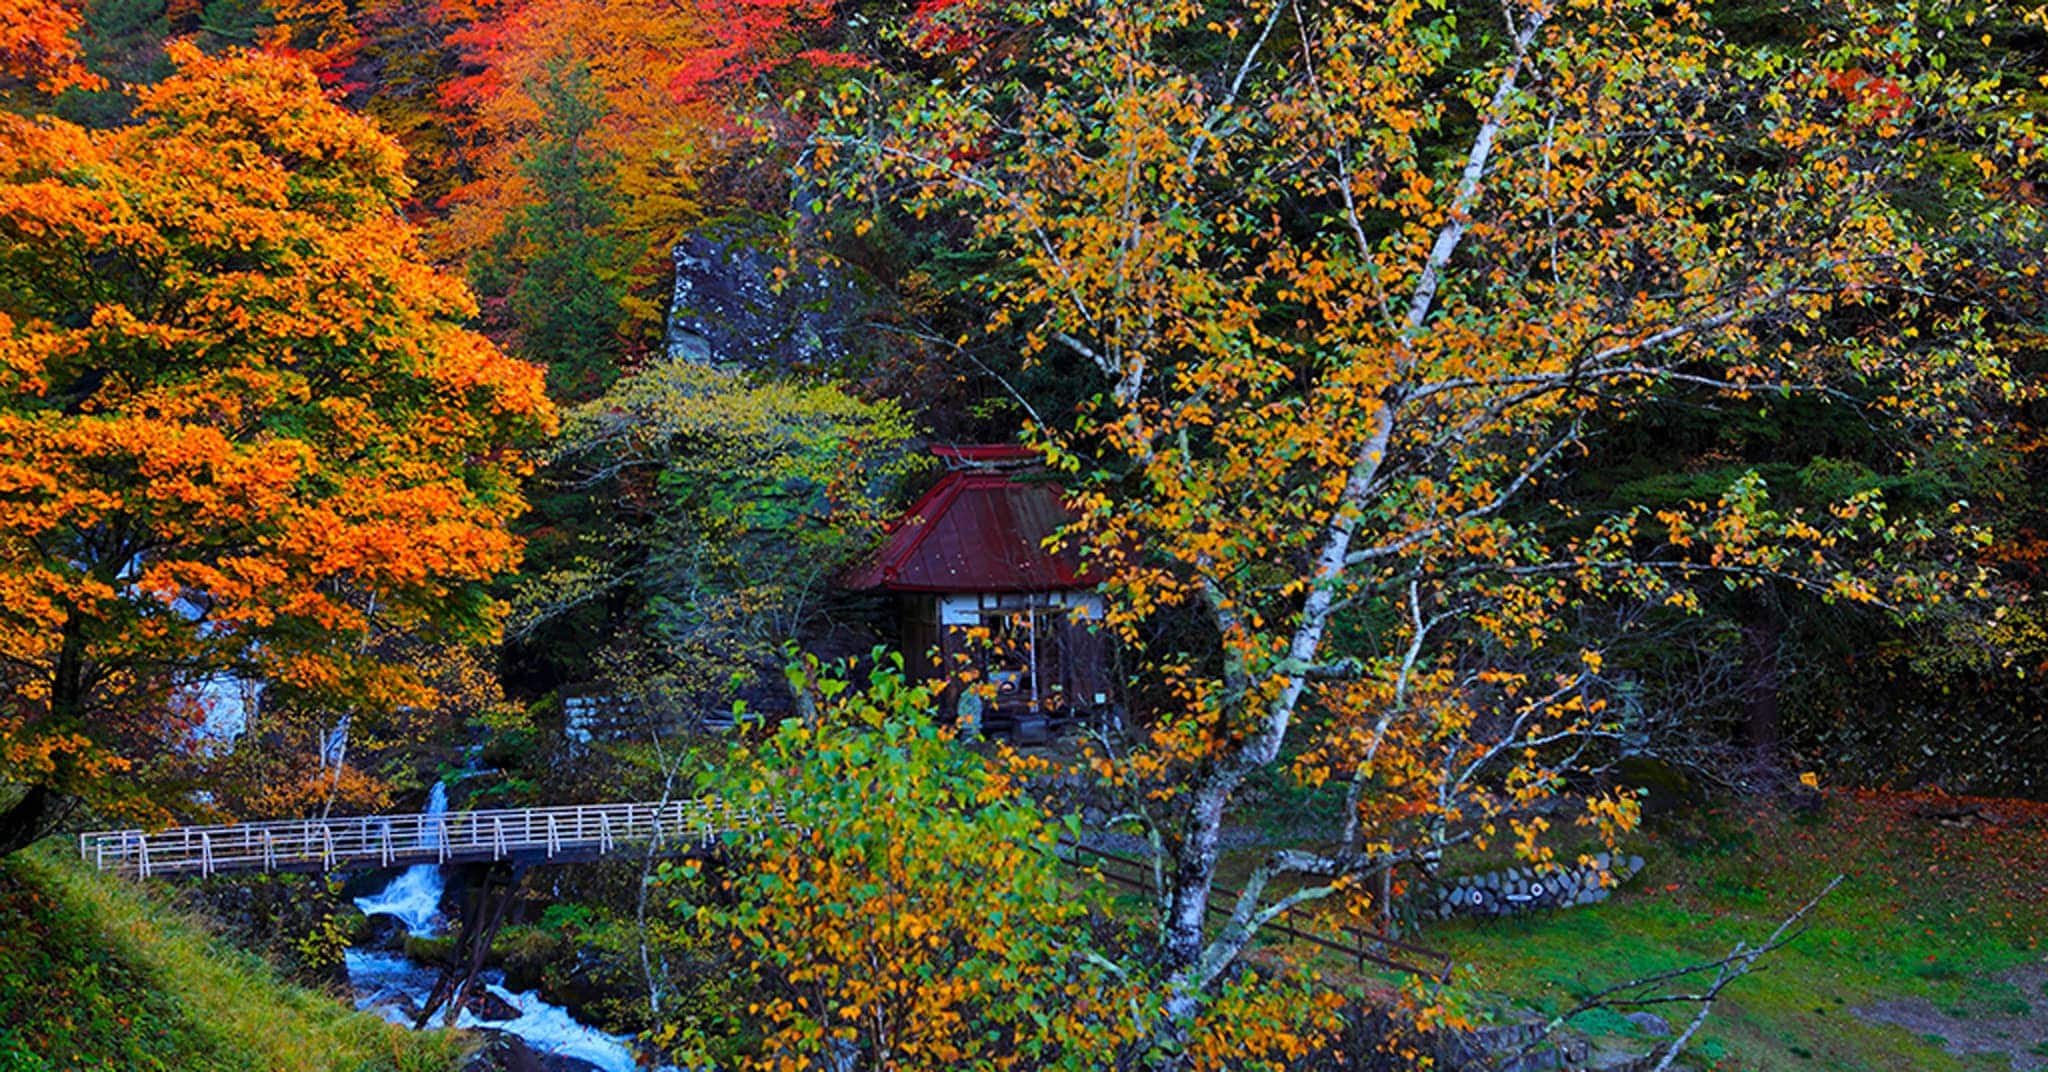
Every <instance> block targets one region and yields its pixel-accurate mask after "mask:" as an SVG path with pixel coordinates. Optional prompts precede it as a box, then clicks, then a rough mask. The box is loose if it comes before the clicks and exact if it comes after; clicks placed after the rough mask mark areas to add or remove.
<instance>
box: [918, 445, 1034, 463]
mask: <svg viewBox="0 0 2048 1072" xmlns="http://www.w3.org/2000/svg"><path fill="white" fill-rule="evenodd" d="M931 452H932V453H933V454H935V455H937V456H938V457H940V458H944V459H945V460H946V461H948V462H956V463H965V464H968V465H973V464H975V463H982V464H1000V463H1005V462H1036V461H1039V460H1040V459H1039V455H1038V452H1037V451H1035V450H1032V449H1031V448H1030V447H1025V446H1019V445H1017V444H1015V443H974V444H954V443H949V444H945V445H943V446H934V447H932V448H931Z"/></svg>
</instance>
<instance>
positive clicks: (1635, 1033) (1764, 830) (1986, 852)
mask: <svg viewBox="0 0 2048 1072" xmlns="http://www.w3.org/2000/svg"><path fill="white" fill-rule="evenodd" d="M1972 810H1974V812H1975V814H1971V815H1963V816H1961V817H1957V816H1955V815H1954V814H1953V813H1959V812H1970V811H1972ZM1938 816H1949V817H1948V818H1946V819H1944V818H1940V817H1938ZM1628 848H1629V851H1633V852H1637V853H1640V854H1641V855H1643V856H1644V857H1645V858H1646V859H1647V861H1648V866H1647V867H1646V868H1645V870H1644V872H1643V874H1642V875H1641V876H1639V877H1638V878H1637V879H1635V881H1633V882H1631V883H1630V884H1628V885H1627V886H1626V887H1624V888H1622V889H1621V890H1619V891H1617V893H1616V895H1615V897H1614V898H1613V899H1612V900H1611V901H1609V902H1607V903H1606V904H1603V905H1598V906H1594V907H1590V908H1574V909H1568V910H1562V911H1552V912H1543V913H1538V914H1534V915H1529V916H1525V917H1519V918H1511V919H1503V920H1485V921H1481V920H1453V921H1449V922H1437V923H1432V924H1429V925H1428V926H1426V927H1424V928H1423V929H1422V930H1421V931H1420V933H1419V934H1410V935H1409V937H1412V938H1415V939H1416V940H1418V941H1421V942H1423V943H1425V944H1427V945H1429V946H1432V947H1435V948H1438V949H1442V950H1445V951H1447V952H1449V953H1450V954H1452V955H1453V956H1454V957H1455V958H1456V960H1457V962H1458V969H1457V974H1456V982H1455V985H1454V988H1453V989H1452V991H1450V992H1449V995H1448V997H1449V1000H1450V1001H1451V1002H1452V1003H1453V1005H1454V1006H1456V1007H1458V1008H1460V1009H1462V1010H1463V1011H1465V1012H1467V1013H1468V1014H1470V1015H1471V1016H1472V1017H1473V1018H1474V1019H1475V1020H1477V1021H1479V1022H1506V1021H1514V1020H1526V1019H1529V1018H1531V1017H1534V1016H1539V1015H1545V1016H1555V1015H1557V1014H1559V1013H1561V1012H1563V1011H1565V1010H1568V1009H1571V1008H1573V1007H1575V1006H1577V1005H1578V1004H1579V1003H1580V1002H1581V1001H1582V1000H1583V999H1585V998H1586V997H1588V996H1590V995H1592V994H1594V993H1596V992H1598V991H1600V990H1602V989H1604V988H1606V987H1608V986H1610V985H1612V984H1614V983H1618V982H1623V981H1626V980H1629V979H1634V978H1641V977H1644V976H1648V975H1652V974H1654V973H1657V972H1660V971H1665V970H1669V969H1672V968H1676V967H1681V966H1684V965H1687V964H1691V963H1697V962H1704V961H1710V960H1714V959H1717V958H1719V957H1722V956H1724V955H1726V954H1727V953H1728V952H1729V951H1730V950H1731V949H1732V948H1733V947H1734V946H1735V944H1736V943H1737V942H1738V941H1747V942H1751V943H1755V942H1758V941H1761V940H1763V939H1764V938H1765V937H1766V936H1768V935H1769V934H1770V933H1771V931H1772V930H1773V928H1775V927H1776V926H1777V924H1778V922H1779V921H1780V920H1782V919H1783V918H1784V917H1785V916H1786V915H1788V914H1790V913H1791V912H1792V911H1793V910H1795V909H1796V908H1798V907H1799V906H1800V905H1801V904H1803V903H1804V902H1806V901H1807V900H1808V899H1809V898H1811V897H1812V896H1813V895H1814V894H1816V893H1818V892H1819V891H1820V890H1821V889H1822V888H1824V887H1825V886H1826V885H1827V883H1828V882H1829V880H1830V879H1832V878H1833V877H1834V876H1835V875H1838V874H1839V875H1842V876H1844V878H1843V881H1842V883H1841V885H1840V886H1839V887H1837V888H1836V889H1835V891H1834V892H1833V893H1832V894H1830V895H1829V896H1828V897H1827V898H1825V899H1824V900H1823V901H1822V902H1821V903H1820V904H1819V905H1818V906H1816V907H1815V908H1814V910H1813V912H1812V913H1811V915H1810V916H1809V917H1808V919H1807V921H1806V922H1807V926H1806V928H1805V930H1804V932H1803V933H1802V934H1800V935H1799V937H1798V938H1797V940H1796V941H1794V942H1793V943H1792V944H1790V945H1789V946H1787V947H1785V948H1784V949H1781V950H1779V951H1777V952H1776V953H1774V954H1772V955H1771V956H1770V957H1769V958H1768V959H1767V960H1765V961H1764V962H1763V963H1762V965H1761V966H1760V968H1759V969H1758V970H1757V971H1755V972H1754V973H1753V974H1751V975H1749V976H1747V977H1745V978H1743V979H1741V980H1739V981H1737V982H1735V983H1734V984H1733V985H1731V986H1730V987H1729V988H1728V990H1727V991H1726V992H1725V993H1724V995H1723V996H1722V998H1721V1000H1720V1001H1719V1002H1718V1003H1717V1005H1716V1006H1715V1009H1714V1012H1713V1014H1712V1016H1711V1018H1710V1019H1709V1020H1708V1021H1707V1023H1706V1025H1705V1026H1704V1027H1703V1029H1702V1030H1701V1031H1700V1033H1699V1035H1698V1036H1697V1037H1696V1038H1695V1040H1694V1043H1693V1045H1692V1046H1691V1047H1690V1049H1689V1053H1688V1057H1687V1059H1686V1061H1685V1065H1686V1066H1687V1067H1691V1068H1695V1069H1714V1070H1727V1072H1734V1070H1743V1072H1788V1070H1800V1069H1812V1070H1814V1072H1823V1070H1825V1072H1897V1070H1904V1069H1911V1070H1916V1072H1920V1070H1924V1072H1952V1070H1982V1072H1989V1070H1993V1069H1997V1070H2001V1072H2003V1070H2007V1069H2017V1070H2022V1072H2024V1070H2029V1069H2035V1068H2048V806H2044V805H2041V804H2031V803H2026V802H2017V801H1993V800H1983V801H1977V800H1968V801H1966V800H1958V799H1955V798H1932V797H1912V796H1896V795H1878V794H1857V793H1838V794H1830V795H1829V796H1828V797H1827V798H1826V799H1825V801H1824V802H1823V803H1822V804H1821V806H1820V807H1818V808H1817V809H1811V810H1808V811H1805V812H1799V813H1794V812H1788V811H1785V810H1780V809H1776V808H1773V807H1770V806H1766V805H1757V804H1753V803H1746V804H1743V805H1741V806H1729V807H1725V808H1721V809H1715V810H1699V811H1695V812H1691V813H1687V814H1685V815H1682V816H1677V817H1671V818H1667V819H1665V820H1662V821H1660V822H1658V823H1656V824H1653V826H1652V827H1651V828H1649V829H1647V830H1646V831H1644V832H1643V833H1642V834H1640V835H1639V836H1638V837H1636V838H1635V839H1634V840H1633V842H1632V843H1631V844H1630V845H1629V846H1628ZM1468 864H1472V865H1473V866H1474V869H1475V870H1476V869H1482V868H1480V867H1479V866H1478V865H1477V862H1476V861H1468ZM1272 952H1277V950H1276V951H1272ZM1318 963H1319V967H1320V968H1321V969H1322V970H1323V972H1324V974H1325V975H1326V976H1327V977H1331V978H1333V979H1339V980H1343V979H1346V978H1347V977H1348V978H1349V979H1350V980H1352V981H1362V982H1365V983H1367V984H1369V985H1385V984H1388V983H1390V982H1393V981H1396V980H1394V978H1393V977H1390V976H1381V977H1367V978H1365V979H1363V980H1359V979H1358V977H1357V976H1356V974H1355V973H1352V972H1349V971H1347V970H1346V969H1347V966H1345V965H1341V964H1338V963H1336V962H1335V961H1334V960H1333V959H1332V958H1330V957H1328V956H1322V957H1320V958H1318ZM1703 985H1704V981H1700V982H1695V983H1693V984H1691V988H1693V989H1697V988H1699V987H1701V986H1703ZM1684 986H1686V984H1674V988H1682V987H1684ZM1880 1003H1887V1004H1889V1005H1890V1006H1892V1007H1894V1008H1906V1009H1918V1010H1920V1013H1921V1015H1920V1016H1919V1017H1918V1019H1920V1020H1922V1021H1926V1023H1925V1024H1923V1025H1921V1026H1920V1029H1918V1030H1914V1029H1909V1028H1907V1027H1902V1026H1897V1025H1896V1024H1895V1023H1887V1022H1880V1021H1881V1020H1882V1019H1883V1018H1882V1017H1881V1016H1878V1017H1873V1016H1871V1015H1869V1013H1870V1011H1871V1010H1872V1009H1873V1007H1876V1006H1879V1005H1880ZM1693 1008H1694V1006H1690V1005H1685V1004H1673V1005H1668V1006H1658V1007H1655V1008H1654V1011H1656V1012H1657V1013H1659V1014H1660V1015H1662V1016H1664V1017H1666V1018H1667V1019H1669V1020H1671V1021H1673V1022H1674V1023H1676V1024H1677V1025H1679V1026H1680V1027H1682V1026H1683V1025H1684V1023H1685V1022H1686V1020H1687V1019H1688V1018H1689V1017H1690V1015H1691V1012H1692V1009H1693ZM1856 1010H1863V1012H1864V1015H1859V1014H1858V1012H1857V1011H1856ZM1894 1019H1905V1020H1908V1021H1911V1020H1914V1019H1915V1017H1913V1016H1910V1015H1909V1016H1903V1017H1894ZM1572 1026H1573V1027H1575V1028H1577V1029H1579V1030H1580V1031H1583V1032H1585V1033H1586V1034H1588V1035H1591V1036H1593V1037H1595V1038H1596V1039H1600V1040H1604V1041H1605V1042H1607V1043H1610V1044H1612V1045H1614V1046H1615V1047H1616V1048H1618V1049H1632V1050H1633V1051H1634V1052H1638V1053H1641V1052H1647V1051H1648V1050H1649V1049H1650V1048H1651V1046H1652V1045H1653V1043H1652V1041H1651V1040H1650V1038H1649V1037H1648V1036H1646V1035H1643V1034H1642V1033H1641V1031H1640V1029H1638V1028H1637V1027H1635V1026H1634V1025H1632V1024H1630V1023H1629V1022H1628V1021H1626V1020H1624V1019H1622V1018H1621V1017H1620V1016H1619V1015H1617V1014H1616V1013H1615V1012H1611V1011H1596V1012H1592V1013H1588V1014H1583V1015H1581V1016H1580V1017H1578V1018H1577V1019H1575V1020H1574V1021H1573V1024H1572ZM2033 1035H2039V1036H2041V1037H2030V1036H2033ZM1973 1050H1974V1051H1975V1052H1971V1051H1973Z"/></svg>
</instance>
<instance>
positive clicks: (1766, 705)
mask: <svg viewBox="0 0 2048 1072" xmlns="http://www.w3.org/2000/svg"><path fill="white" fill-rule="evenodd" d="M1747 617H1748V620H1747V621H1744V622H1743V623H1742V646H1743V648H1744V651H1743V663H1744V666H1743V682H1742V743H1743V745H1744V747H1745V748H1747V749H1748V751H1749V758H1750V761H1751V762H1752V763H1754V764H1756V765H1757V766H1758V767H1764V768H1768V767H1771V766H1774V765H1775V764H1776V761H1777V758H1778V741H1779V738H1780V737H1781V736H1782V733H1783V729H1782V716H1781V713H1780V710H1779V693H1780V691H1781V689H1782V687H1783V685H1784V674H1783V673H1782V671H1781V668H1780V666H1779V651H1780V648H1781V647H1782V646H1783V640H1784V633H1785V627H1784V622H1783V621H1782V620H1781V619H1780V618H1779V617H1778V614H1777V612H1776V610H1775V609H1773V608H1771V607H1768V606H1767V607H1762V608H1760V609H1758V610H1757V611H1756V612H1755V613H1754V614H1752V615H1749V616H1747Z"/></svg>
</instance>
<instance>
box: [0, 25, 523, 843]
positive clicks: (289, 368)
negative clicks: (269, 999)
mask: <svg viewBox="0 0 2048 1072" xmlns="http://www.w3.org/2000/svg"><path fill="white" fill-rule="evenodd" d="M172 57H173V59H174V61H175V63H176V66H177V71H176V73H175V75H173V76H172V77H171V78H169V79H168V80H166V81H164V82H163V83H161V84H159V85H156V86H154V87H151V88H148V89H145V90H142V91H141V92H140V99H139V115H138V119H139V121H138V122H137V123H135V124H134V125H132V126H129V127H126V128H123V129H118V130H113V131H107V132H94V131H87V130H84V129H81V128H78V127H75V126H72V125H70V124H67V123H65V122H62V121H59V120H56V119H53V118H48V117H35V118H25V117H20V116H14V115H8V116H6V117H4V118H0V295H4V298H0V677H4V680H5V684H6V690H5V692H6V695H7V696H8V697H9V699H8V701H7V706H6V707H5V708H4V709H0V773H4V775H5V777H6V778H8V779H9V780H11V781H14V782H16V783H19V784H24V785H32V786H35V787H36V792H35V793H34V794H33V795H35V796H38V797H48V798H52V799H55V798H61V797H69V796H78V795H82V796H84V797H86V798H88V799H92V800H94V801H96V802H98V803H100V804H102V805H106V806H110V807H114V808H117V809H121V808H125V809H126V810H128V811H130V812H132V813H134V814H135V815H136V817H138V818H145V819H146V818H148V817H149V816H150V815H151V814H152V813H153V809H154V808H155V807H156V806H155V805H151V804H148V803H147V800H148V798H147V797H145V796H144V795H143V793H142V790H144V789H145V788H146V787H147V786H148V785H149V784H150V783H151V782H152V780H153V778H152V776H154V775H169V774H171V773H173V771H172V768H173V767H174V766H175V764H176V762H177V757H180V756H185V755H189V754H190V753H191V751H192V749H191V748H190V747H189V746H190V745H191V744H192V741H191V739H190V736H191V734H192V732H193V729H194V727H195V726H196V725H198V724H199V723H200V722H202V721H203V719H204V717H205V715H206V712H205V711H204V710H203V708H204V707H205V702H204V696H205V692H204V690H203V688H202V686H203V685H204V684H205V683H206V682H207V681H209V680H212V679H214V678H215V677H217V676H218V675H232V676H234V677H236V678H239V679H242V680H250V681H261V682H263V683H264V690H265V692H264V697H265V703H266V704H269V703H271V702H276V703H279V704H289V705H295V706H301V707H324V708H331V709H333V710H336V711H342V712H355V713H374V712H379V711H390V710H393V709H397V708H400V707H403V706H406V705H413V704H420V703H423V702H425V701H426V700H428V699H429V696H428V695H427V691H426V690H425V689H423V688H422V686H421V684H420V682H419V681H418V680H417V679H416V678H415V676H414V675H413V674H412V673H411V672H409V671H408V670H406V669H404V668H403V667H401V666H398V665H393V664H391V663H387V662H386V661H384V660H382V659H380V658H378V657H376V655H375V654H374V651H375V647H374V644H373V642H374V641H375V640H376V639H377V638H378V637H380V636H383V635H386V634H388V633H390V632H392V631H395V630H402V631H406V632H408V633H412V634H415V635H419V636H423V637H429V638H442V639H449V640H460V639H471V640H474V639H479V638H487V637H489V636H492V635H494V631H495V628H496V616H495V613H494V611H493V609H492V604H491V602H490V600H489V599H488V597H487V595H486V593H485V591H484V587H483V585H484V582H486V581H487V580H488V579H490V578H491V577H493V576H494V575H496V574H498V573H500V572H502V571H504V570H506V569H508V568H509V567H511V566H512V565H513V564H514V563H515V562H516V560H517V555H518V550H519V548H518V545H517V542H516V541H515V539H514V538H513V537H512V536H511V535H509V534H508V532H507V530H506V522H507V520H508V519H510V518H511V517H513V516H515V515H516V514H517V513H518V512H519V511H520V510H521V508H522V500H521V496H520V493H519V488H518V483H517V479H518V477H519V475H520V473H521V471H522V468H523V463H522V461H521V458H520V454H519V453H518V449H517V445H518V444H519V443H520V442H521V441H523V440H525V439H527V438H529V437H532V436H534V435H536V434H539V433H542V432H544V431H545V430H547V429H548V428H549V427H550V426H551V424H552V421H553V417H552V413H551V410H550V408H549V405H548V402H547V400H546V398H545V397H544V396H543V394H542V392H541V383H540V377H539V374H538V372H537V370H535V369H533V368H531V367H529V366H526V365H524V364H521V363H519V362H516V361H513V360H510V359H508V358H506V357H505V356H503V355H502V354H501V353H499V352H498V350H497V349H496V348H495V347H493V346H492V345H491V344H490V343H489V342H487V341H486V340H485V339H484V338H482V337H481V336H479V335H477V334H475V333H474V332H472V331H469V330H467V329H466V328H464V326H463V324H464V322H465V321H466V320H468V319H469V318H470V317H472V316H473V315H474V314H475V311H476V310H475V303H474V301H473V299H472V298H471V297H470V294H469V291H468V289H467V288H466V287H465V285H464V284H463V283H462V282H461V281H460V280H459V279H457V278H455V277H453V276H450V275H448V274H445V273H443V272H441V271H440V270H438V269H436V268H434V267H432V266H430V265H429V264H427V263H426V262H425V261H424V259H423V258H422V256H421V254H420V251H419V245H418V242H417V239H416V236H415V233H414V231H413V228H412V227H411V226H410V225H409V224H408V223H407V222H406V221H405V220H404V219H403V218H402V217H401V216H400V214H399V211H398V206H399V204H400V203H401V202H402V201H403V199H404V198H405V197H406V196H407V193H408V190H409V188H410V187H409V183H408V180H407V179H406V177H405V174H404V171H403V168H402V154H401V153H400V151H399V149H398V147H397V146H396V145H395V144H394V143H393V142H392V141H391V140H390V139H388V138H387V137H385V136H384V135H382V134H380V133H379V132H378V131H377V130H376V129H375V128H374V127H373V126H372V125H371V124H369V123H368V122H366V121H364V120H362V119H359V118H357V117H354V116H352V115H350V114H348V113H347V112H345V111H343V110H342V109H341V108H339V107H337V106H336V105H334V104H333V103H331V102H330V101H329V100H328V99H327V97H326V96H325V95H324V94H323V92H322V90H321V87H320V85H319V83H318V81H317V80H316V79H315V77H314V76H313V75H312V74H311V73H310V72H309V71H307V70H306V69H304V68H303V67H300V66H298V65H296V64H294V63H292V62H289V61H285V60H280V59H276V58H271V57H266V56H262V55H256V54H244V53H230V54H228V55H224V56H217V57H209V56H203V55H201V54H200V53H199V52H198V51H197V50H196V49H194V48H191V47H189V46H182V45H174V46H172ZM252 728H253V727H252Z"/></svg>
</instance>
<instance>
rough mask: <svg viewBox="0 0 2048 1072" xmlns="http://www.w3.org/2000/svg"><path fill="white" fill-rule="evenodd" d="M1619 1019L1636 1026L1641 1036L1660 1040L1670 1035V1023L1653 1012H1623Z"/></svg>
mask: <svg viewBox="0 0 2048 1072" xmlns="http://www.w3.org/2000/svg"><path fill="white" fill-rule="evenodd" d="M1621 1018H1622V1019H1624V1020H1627V1021H1628V1022H1629V1023H1632V1024H1634V1025H1636V1027H1637V1029H1639V1030H1641V1031H1642V1033H1643V1034H1645V1035H1649V1036H1651V1037H1653V1038H1661V1037H1663V1036H1665V1035H1669V1034H1670V1033H1671V1021H1669V1020H1666V1019H1664V1018H1663V1017H1662V1016H1659V1015H1657V1014H1656V1013H1654V1012H1625V1013H1622V1014H1621Z"/></svg>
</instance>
